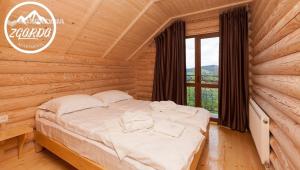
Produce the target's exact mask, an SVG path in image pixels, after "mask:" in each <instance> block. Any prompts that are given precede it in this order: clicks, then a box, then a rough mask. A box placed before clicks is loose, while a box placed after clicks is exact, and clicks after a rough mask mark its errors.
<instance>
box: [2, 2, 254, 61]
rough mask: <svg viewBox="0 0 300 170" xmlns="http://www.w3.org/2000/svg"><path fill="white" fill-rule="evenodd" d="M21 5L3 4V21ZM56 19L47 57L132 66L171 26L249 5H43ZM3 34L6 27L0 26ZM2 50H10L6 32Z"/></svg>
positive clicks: (127, 3)
mask: <svg viewBox="0 0 300 170" xmlns="http://www.w3.org/2000/svg"><path fill="white" fill-rule="evenodd" d="M20 2H23V1H22V0H2V1H1V0H0V3H1V4H0V6H1V11H4V12H1V16H0V20H1V21H4V18H5V14H7V11H8V10H9V9H11V8H12V7H13V6H14V5H16V4H18V3H20ZM39 2H41V3H43V4H45V5H46V6H47V7H48V8H49V9H50V10H51V11H52V12H53V13H54V15H55V17H57V18H62V19H64V23H65V24H63V25H58V28H57V35H56V37H55V40H54V42H53V43H52V45H51V46H50V47H49V48H48V49H47V51H51V52H55V53H58V54H61V55H64V54H70V55H83V56H91V57H101V58H115V59H123V60H128V59H131V58H133V57H134V56H135V55H136V54H137V52H138V51H140V50H141V49H142V48H143V47H144V46H145V45H146V44H147V43H148V42H149V41H150V40H152V39H153V37H154V36H155V35H157V33H158V32H159V31H161V30H162V29H163V28H164V27H165V26H166V25H168V23H170V22H171V21H172V20H174V19H176V18H180V17H183V16H188V15H192V14H195V13H197V12H205V11H206V10H211V9H216V8H218V7H222V6H223V7H226V6H230V5H240V4H245V3H249V2H251V0H39ZM1 28H3V22H1ZM0 30H1V32H0V33H1V35H2V36H1V39H0V45H1V46H9V44H8V43H7V41H6V39H5V36H4V34H3V29H0Z"/></svg>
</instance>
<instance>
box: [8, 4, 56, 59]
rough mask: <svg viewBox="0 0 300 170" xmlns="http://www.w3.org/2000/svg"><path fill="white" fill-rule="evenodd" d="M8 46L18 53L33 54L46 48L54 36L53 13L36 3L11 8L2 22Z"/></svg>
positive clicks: (54, 22)
mask: <svg viewBox="0 0 300 170" xmlns="http://www.w3.org/2000/svg"><path fill="white" fill-rule="evenodd" d="M4 34H5V37H6V39H7V41H8V42H9V44H10V45H11V46H12V47H13V48H15V49H16V50H18V51H19V52H22V53H26V54H35V53H38V52H41V51H43V50H45V49H46V48H48V47H49V46H50V44H51V43H52V42H53V40H54V37H55V34H56V20H55V17H54V15H53V13H52V12H51V11H50V10H49V9H48V8H47V7H46V6H45V5H43V4H41V3H38V2H32V1H28V2H22V3H20V4H18V5H16V6H15V7H13V8H12V9H11V10H10V11H9V12H8V14H7V16H6V18H5V22H4Z"/></svg>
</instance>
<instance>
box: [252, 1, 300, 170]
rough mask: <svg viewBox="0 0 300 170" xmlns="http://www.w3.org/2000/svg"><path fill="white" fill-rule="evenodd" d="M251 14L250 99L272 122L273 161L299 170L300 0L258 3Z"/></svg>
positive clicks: (271, 143) (276, 166)
mask: <svg viewBox="0 0 300 170" xmlns="http://www.w3.org/2000/svg"><path fill="white" fill-rule="evenodd" d="M251 10H252V16H251V20H252V22H251V23H252V24H251V30H252V32H251V39H252V42H251V46H252V51H251V54H250V55H251V56H252V59H251V60H250V62H251V65H252V67H251V81H252V85H251V91H252V92H251V96H252V97H253V98H254V100H255V101H256V102H257V103H258V105H259V106H260V107H261V108H262V109H263V110H264V111H265V112H266V113H267V114H268V115H269V117H270V118H271V126H270V132H271V141H270V145H271V148H272V152H271V157H270V159H271V163H272V165H273V167H274V168H275V169H300V162H299V160H300V1H299V0H270V1H266V0H265V1H260V0H255V1H254V3H253V4H252V7H251ZM250 58H251V57H250Z"/></svg>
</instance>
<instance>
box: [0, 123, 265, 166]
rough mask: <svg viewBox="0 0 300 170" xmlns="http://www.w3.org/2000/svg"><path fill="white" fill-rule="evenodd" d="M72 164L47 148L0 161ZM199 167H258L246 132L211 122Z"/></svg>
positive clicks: (30, 164)
mask: <svg viewBox="0 0 300 170" xmlns="http://www.w3.org/2000/svg"><path fill="white" fill-rule="evenodd" d="M69 169H74V168H73V167H72V166H70V165H69V164H67V163H66V162H64V161H62V160H61V159H59V158H58V157H56V156H55V155H53V154H51V153H50V152H48V151H43V152H41V153H38V154H37V153H34V152H30V153H26V154H25V155H24V157H23V158H22V159H19V160H18V159H16V158H14V159H11V160H8V161H6V162H2V163H0V170H69ZM199 169H204V170H206V169H216V170H217V169H220V170H223V169H224V170H225V169H226V170H227V169H228V170H235V169H243V170H260V169H263V167H262V166H261V164H260V161H259V157H258V155H257V152H256V150H255V146H254V144H253V141H252V139H251V136H250V134H249V133H239V132H234V131H231V130H229V129H226V128H223V127H219V126H217V125H214V124H212V125H211V128H210V139H209V143H208V146H207V147H206V149H205V150H204V153H203V156H202V159H201V161H200V163H199Z"/></svg>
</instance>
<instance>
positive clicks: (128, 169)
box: [36, 117, 154, 170]
mask: <svg viewBox="0 0 300 170" xmlns="http://www.w3.org/2000/svg"><path fill="white" fill-rule="evenodd" d="M36 128H37V131H39V132H41V133H43V134H44V135H46V136H48V137H50V138H51V139H54V140H56V141H57V142H59V143H61V144H63V145H65V146H66V147H68V148H70V149H71V150H72V151H74V152H76V153H78V154H79V155H81V156H84V157H86V158H88V159H90V160H92V161H94V162H96V163H98V164H100V165H102V166H103V167H105V168H106V169H108V170H120V169H122V170H154V169H153V168H151V167H150V166H146V165H144V164H142V163H140V162H138V161H136V160H134V159H131V158H124V159H123V160H121V161H120V160H119V158H118V155H117V154H116V152H115V151H114V150H113V149H111V148H109V147H107V146H105V145H104V144H102V143H100V142H97V141H94V140H91V139H88V138H85V137H83V136H81V135H78V134H75V133H72V132H70V131H68V130H67V129H65V128H63V127H61V126H59V125H58V124H56V123H54V122H52V121H49V120H47V119H44V118H39V117H37V119H36Z"/></svg>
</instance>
